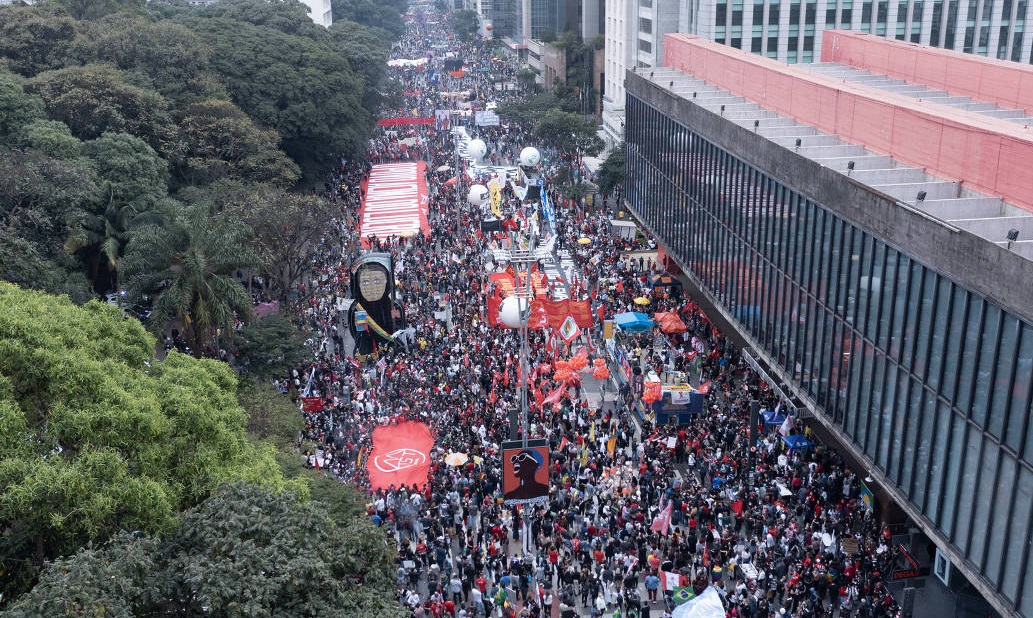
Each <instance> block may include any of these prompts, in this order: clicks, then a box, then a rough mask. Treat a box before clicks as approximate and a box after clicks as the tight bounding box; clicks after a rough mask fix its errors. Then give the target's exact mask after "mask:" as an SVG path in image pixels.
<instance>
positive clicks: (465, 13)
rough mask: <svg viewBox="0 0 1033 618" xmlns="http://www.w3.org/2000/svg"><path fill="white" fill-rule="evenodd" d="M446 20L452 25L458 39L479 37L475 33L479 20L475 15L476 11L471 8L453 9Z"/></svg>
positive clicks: (465, 39) (466, 39)
mask: <svg viewBox="0 0 1033 618" xmlns="http://www.w3.org/2000/svg"><path fill="white" fill-rule="evenodd" d="M448 21H449V25H450V26H451V27H452V32H454V33H455V35H456V39H458V40H460V41H472V40H474V39H480V37H479V36H478V35H477V30H478V29H479V28H480V20H479V19H478V17H477V11H474V10H471V9H462V10H460V11H455V12H454V13H452V15H451V16H450V17H449V20H448Z"/></svg>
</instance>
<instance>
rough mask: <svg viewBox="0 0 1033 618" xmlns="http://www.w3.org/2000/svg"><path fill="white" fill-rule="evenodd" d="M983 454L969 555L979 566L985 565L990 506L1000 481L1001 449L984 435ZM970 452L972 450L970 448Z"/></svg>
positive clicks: (973, 512) (973, 509) (977, 484)
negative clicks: (999, 459) (998, 464)
mask: <svg viewBox="0 0 1033 618" xmlns="http://www.w3.org/2000/svg"><path fill="white" fill-rule="evenodd" d="M982 441H983V454H982V456H981V457H980V458H979V468H980V469H979V479H978V480H977V481H976V485H974V486H973V488H974V489H975V495H976V499H975V500H973V501H972V541H971V542H970V543H969V549H968V555H969V556H970V557H971V558H970V559H971V560H972V562H973V563H974V564H975V565H977V566H982V565H983V549H984V548H985V547H986V535H987V534H988V533H990V532H991V531H992V529H989V530H988V529H987V524H989V523H990V508H991V507H992V506H993V503H994V500H995V498H994V489H995V488H996V487H997V485H998V483H999V479H998V478H997V458H998V456H999V455H1000V453H1001V451H1000V449H998V448H997V446H996V445H995V444H994V443H993V442H992V441H991V440H990V439H988V438H986V437H985V436H984V437H983V440H982ZM969 452H972V451H971V449H969Z"/></svg>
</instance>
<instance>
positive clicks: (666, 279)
mask: <svg viewBox="0 0 1033 618" xmlns="http://www.w3.org/2000/svg"><path fill="white" fill-rule="evenodd" d="M649 285H650V287H654V288H656V287H676V288H680V287H681V286H682V285H681V281H678V280H677V279H675V278H674V275H672V274H671V273H660V274H659V275H652V276H650V277H649Z"/></svg>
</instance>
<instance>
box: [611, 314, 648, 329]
mask: <svg viewBox="0 0 1033 618" xmlns="http://www.w3.org/2000/svg"><path fill="white" fill-rule="evenodd" d="M613 321H614V322H615V323H616V324H617V326H620V327H621V330H624V331H626V332H629V333H640V332H644V331H648V330H652V328H653V320H651V319H649V316H648V315H646V314H644V313H639V312H638V311H629V312H627V313H618V314H617V315H615V316H613Z"/></svg>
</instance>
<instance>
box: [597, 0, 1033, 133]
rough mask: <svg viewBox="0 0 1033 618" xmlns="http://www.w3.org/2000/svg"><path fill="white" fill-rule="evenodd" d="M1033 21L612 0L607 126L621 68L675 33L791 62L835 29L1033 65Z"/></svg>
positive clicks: (772, 0) (898, 7)
mask: <svg viewBox="0 0 1033 618" xmlns="http://www.w3.org/2000/svg"><path fill="white" fill-rule="evenodd" d="M1027 17H1030V15H1029V5H1028V3H1027V2H1024V1H1023V2H1016V1H1013V0H900V1H899V2H894V1H891V0H811V1H808V0H752V1H750V0H607V20H606V21H607V32H606V49H607V63H606V65H607V67H606V68H607V79H606V83H607V93H608V94H607V98H605V99H604V110H608V111H604V114H603V119H604V126H605V128H606V130H607V133H608V134H610V135H611V137H617V136H619V133H620V121H621V120H622V118H623V114H622V110H623V104H624V103H623V100H624V99H623V88H622V87H621V86H620V85H619V83H618V82H619V81H620V80H622V79H623V75H624V73H623V69H624V68H631V67H633V66H634V67H639V68H647V67H654V66H658V65H659V62H658V59H659V58H662V57H663V36H664V35H665V34H668V33H670V32H684V33H688V34H696V35H699V36H701V37H703V38H706V39H709V40H712V41H715V42H718V43H722V44H725V45H728V46H731V47H734V48H736V49H741V50H743V51H748V52H751V53H755V54H760V55H763V56H766V57H768V58H774V59H776V60H779V61H782V62H787V63H790V64H793V63H809V62H814V61H815V60H816V59H817V58H818V57H819V55H820V51H821V49H822V39H823V33H824V32H825V31H827V30H836V29H839V30H852V31H855V32H863V33H870V34H874V35H878V36H881V37H885V38H887V39H893V40H901V41H907V42H911V43H920V44H922V45H930V46H933V47H941V48H945V49H952V50H955V51H960V52H965V53H971V54H975V55H979V56H985V57H989V58H997V59H1004V60H1012V61H1016V62H1022V63H1027V64H1028V63H1031V62H1033V32H1031V33H1030V34H1029V35H1027V34H1026V27H1025V24H1026V20H1027Z"/></svg>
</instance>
